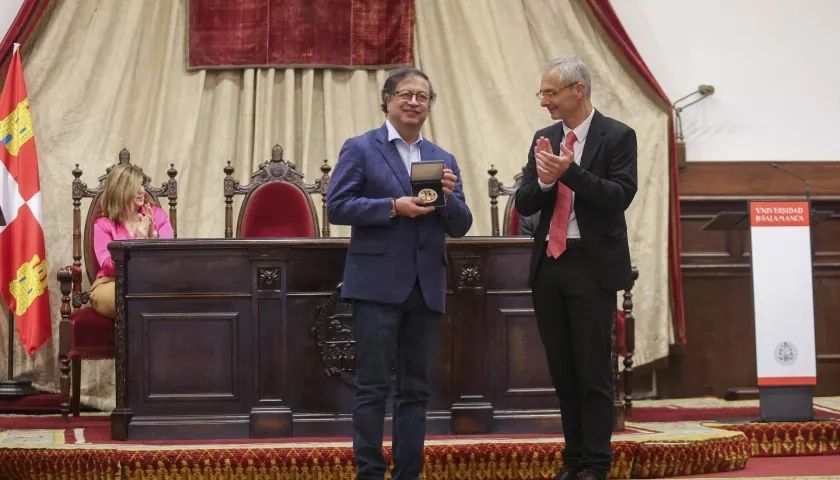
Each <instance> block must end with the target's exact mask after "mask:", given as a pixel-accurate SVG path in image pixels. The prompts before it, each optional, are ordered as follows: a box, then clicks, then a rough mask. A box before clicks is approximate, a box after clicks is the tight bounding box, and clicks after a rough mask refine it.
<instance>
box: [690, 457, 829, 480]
mask: <svg viewBox="0 0 840 480" xmlns="http://www.w3.org/2000/svg"><path fill="white" fill-rule="evenodd" d="M830 475H840V455H826V456H822V457H760V458H750V459H749V461H747V468H745V469H744V470H738V471H737V472H723V473H705V474H700V475H687V476H684V477H679V478H756V477H805V476H808V477H816V476H830Z"/></svg>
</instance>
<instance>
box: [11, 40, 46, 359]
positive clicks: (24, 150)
mask: <svg viewBox="0 0 840 480" xmlns="http://www.w3.org/2000/svg"><path fill="white" fill-rule="evenodd" d="M0 144H2V145H0V209H2V210H3V217H4V218H5V220H6V226H5V227H2V226H0V294H2V296H3V299H4V300H5V301H6V304H7V305H8V306H9V309H10V310H11V312H12V313H13V314H14V315H15V323H16V325H17V331H18V335H19V336H20V340H21V343H23V346H24V348H25V349H26V352H27V353H28V354H29V355H32V354H34V353H35V352H36V351H37V350H38V349H39V348H41V347H42V346H43V345H44V344H45V343H47V341H48V340H49V339H50V338H51V337H52V323H51V321H50V298H49V292H48V290H47V274H48V269H47V254H46V249H45V247H44V230H43V227H42V218H43V215H42V213H41V182H40V179H39V177H38V156H37V154H36V152H35V138H34V133H33V131H32V116H31V115H30V113H29V97H28V95H27V94H26V84H25V83H24V80H23V66H22V65H21V62H20V52H19V51H18V50H15V52H14V54H13V55H12V61H11V63H10V65H9V73H8V75H7V76H6V84H5V86H4V87H3V93H2V95H0ZM9 335H12V333H11V332H9Z"/></svg>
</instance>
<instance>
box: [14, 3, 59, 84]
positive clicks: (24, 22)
mask: <svg viewBox="0 0 840 480" xmlns="http://www.w3.org/2000/svg"><path fill="white" fill-rule="evenodd" d="M50 1H58V0H23V4H21V6H20V10H18V14H17V16H16V17H15V20H14V21H13V22H12V24H11V25H10V26H9V30H8V31H7V32H6V36H5V37H3V42H2V43H0V55H2V57H0V77H5V76H6V72H7V71H8V70H9V61H11V59H12V52H13V51H14V49H13V48H12V46H13V45H14V44H15V43H19V44H21V45H23V44H25V43H26V40H28V39H29V36H30V35H31V34H32V31H33V30H35V26H36V25H38V20H40V19H41V15H43V14H44V11H45V10H46V9H47V6H48V5H49V4H50Z"/></svg>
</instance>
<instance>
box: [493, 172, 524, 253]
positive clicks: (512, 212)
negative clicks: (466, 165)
mask: <svg viewBox="0 0 840 480" xmlns="http://www.w3.org/2000/svg"><path fill="white" fill-rule="evenodd" d="M523 170H524V168H523ZM487 173H489V174H490V179H489V180H487V188H488V190H489V194H490V225H491V227H492V235H493V236H494V237H498V236H499V234H500V228H499V196H500V195H505V196H507V197H508V198H507V202H505V210H504V215H503V216H502V227H501V235H502V236H505V237H507V236H517V235H519V212H517V211H516V209H515V208H514V201H515V196H516V190H517V189H518V188H519V185H520V184H521V183H522V172H520V173H517V174H516V175H514V177H513V186H512V187H507V186H505V185H504V184H503V183H502V182H500V181H499V179H498V178H496V174H497V173H499V171H498V170H496V168H495V166H493V165H490V170H487ZM513 220H515V221H513Z"/></svg>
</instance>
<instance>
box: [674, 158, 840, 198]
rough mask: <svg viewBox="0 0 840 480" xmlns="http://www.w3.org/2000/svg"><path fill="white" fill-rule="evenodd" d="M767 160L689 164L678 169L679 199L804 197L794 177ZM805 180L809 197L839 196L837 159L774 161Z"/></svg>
mask: <svg viewBox="0 0 840 480" xmlns="http://www.w3.org/2000/svg"><path fill="white" fill-rule="evenodd" d="M772 163H773V162H769V161H749V162H688V164H687V165H686V167H685V168H683V169H680V171H679V179H680V198H682V197H684V196H730V195H734V196H747V195H748V196H775V195H797V196H799V195H804V194H805V186H804V184H803V183H802V182H801V181H800V180H797V179H796V178H793V177H791V176H790V175H787V174H786V173H785V172H782V171H780V170H777V169H775V168H773V167H772V166H771V164H772ZM776 163H778V164H779V166H781V167H782V168H785V169H787V170H790V171H791V172H793V173H795V174H797V175H799V176H800V177H802V178H805V179H807V180H808V182H809V183H810V184H811V195H812V196H815V197H816V196H834V195H838V196H840V160H837V161H825V162H810V161H808V162H806V161H786V162H776Z"/></svg>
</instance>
